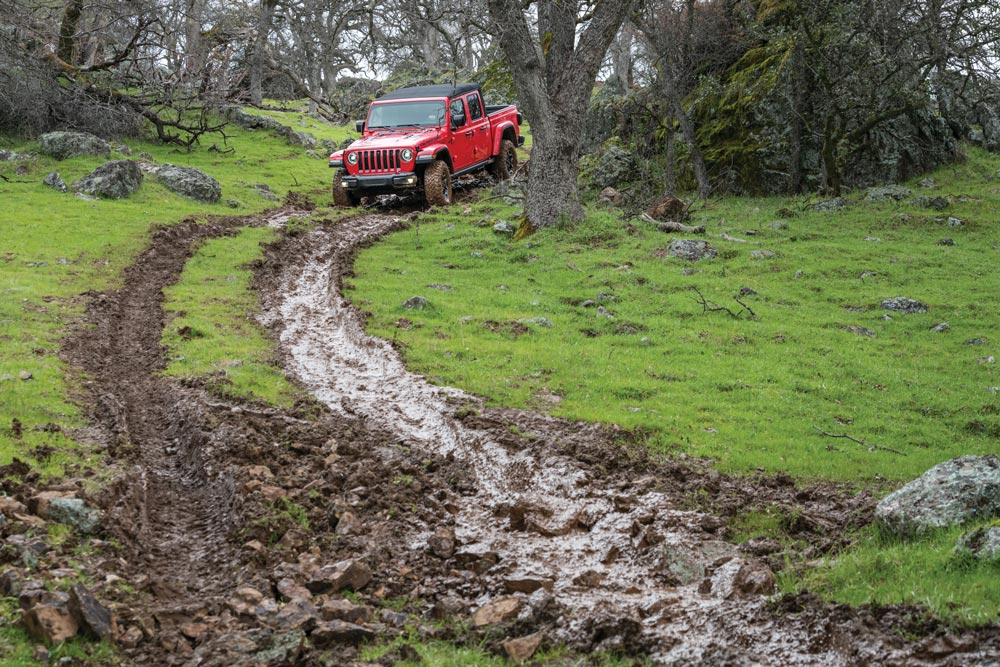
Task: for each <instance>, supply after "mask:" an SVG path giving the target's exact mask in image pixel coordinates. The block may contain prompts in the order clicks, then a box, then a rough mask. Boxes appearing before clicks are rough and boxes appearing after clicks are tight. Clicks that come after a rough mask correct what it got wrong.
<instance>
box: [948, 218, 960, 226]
mask: <svg viewBox="0 0 1000 667" xmlns="http://www.w3.org/2000/svg"><path fill="white" fill-rule="evenodd" d="M947 222H948V226H949V227H961V226H962V221H961V220H960V219H959V218H948V220H947Z"/></svg>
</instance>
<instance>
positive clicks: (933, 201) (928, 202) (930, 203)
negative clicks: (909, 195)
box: [913, 195, 948, 211]
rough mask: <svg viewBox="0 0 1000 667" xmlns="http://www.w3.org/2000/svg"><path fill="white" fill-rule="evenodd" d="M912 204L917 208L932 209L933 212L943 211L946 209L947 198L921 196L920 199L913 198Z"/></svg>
mask: <svg viewBox="0 0 1000 667" xmlns="http://www.w3.org/2000/svg"><path fill="white" fill-rule="evenodd" d="M913 203H914V204H916V205H917V206H923V207H924V208H932V209H934V210H935V211H943V210H944V209H946V208H948V198H947V197H928V196H926V195H921V196H920V197H914V198H913Z"/></svg>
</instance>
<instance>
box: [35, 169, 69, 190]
mask: <svg viewBox="0 0 1000 667" xmlns="http://www.w3.org/2000/svg"><path fill="white" fill-rule="evenodd" d="M42 183H44V184H45V185H47V186H49V187H50V188H52V189H53V190H55V191H57V192H69V186H68V185H66V181H64V180H63V178H62V176H60V175H59V172H58V171H53V172H52V173H50V174H49V175H48V176H46V177H45V178H44V179H43V180H42Z"/></svg>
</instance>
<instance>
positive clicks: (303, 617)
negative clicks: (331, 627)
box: [273, 600, 319, 632]
mask: <svg viewBox="0 0 1000 667" xmlns="http://www.w3.org/2000/svg"><path fill="white" fill-rule="evenodd" d="M273 622H274V625H276V626H278V627H279V628H282V629H283V630H305V631H306V632H308V631H309V630H311V629H313V628H314V627H316V624H317V623H318V622H319V612H318V611H317V610H316V607H314V606H313V603H312V602H309V600H292V601H291V602H289V603H288V604H286V605H285V606H283V607H282V608H281V609H280V610H279V611H278V613H277V614H276V615H275V617H274V621H273Z"/></svg>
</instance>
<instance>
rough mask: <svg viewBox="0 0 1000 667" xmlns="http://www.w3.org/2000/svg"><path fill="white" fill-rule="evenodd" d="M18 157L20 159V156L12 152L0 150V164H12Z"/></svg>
mask: <svg viewBox="0 0 1000 667" xmlns="http://www.w3.org/2000/svg"><path fill="white" fill-rule="evenodd" d="M19 157H21V156H20V154H18V153H15V152H14V151H9V150H7V149H6V148H4V149H3V150H0V162H13V161H14V160H16V159H18V158H19Z"/></svg>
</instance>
